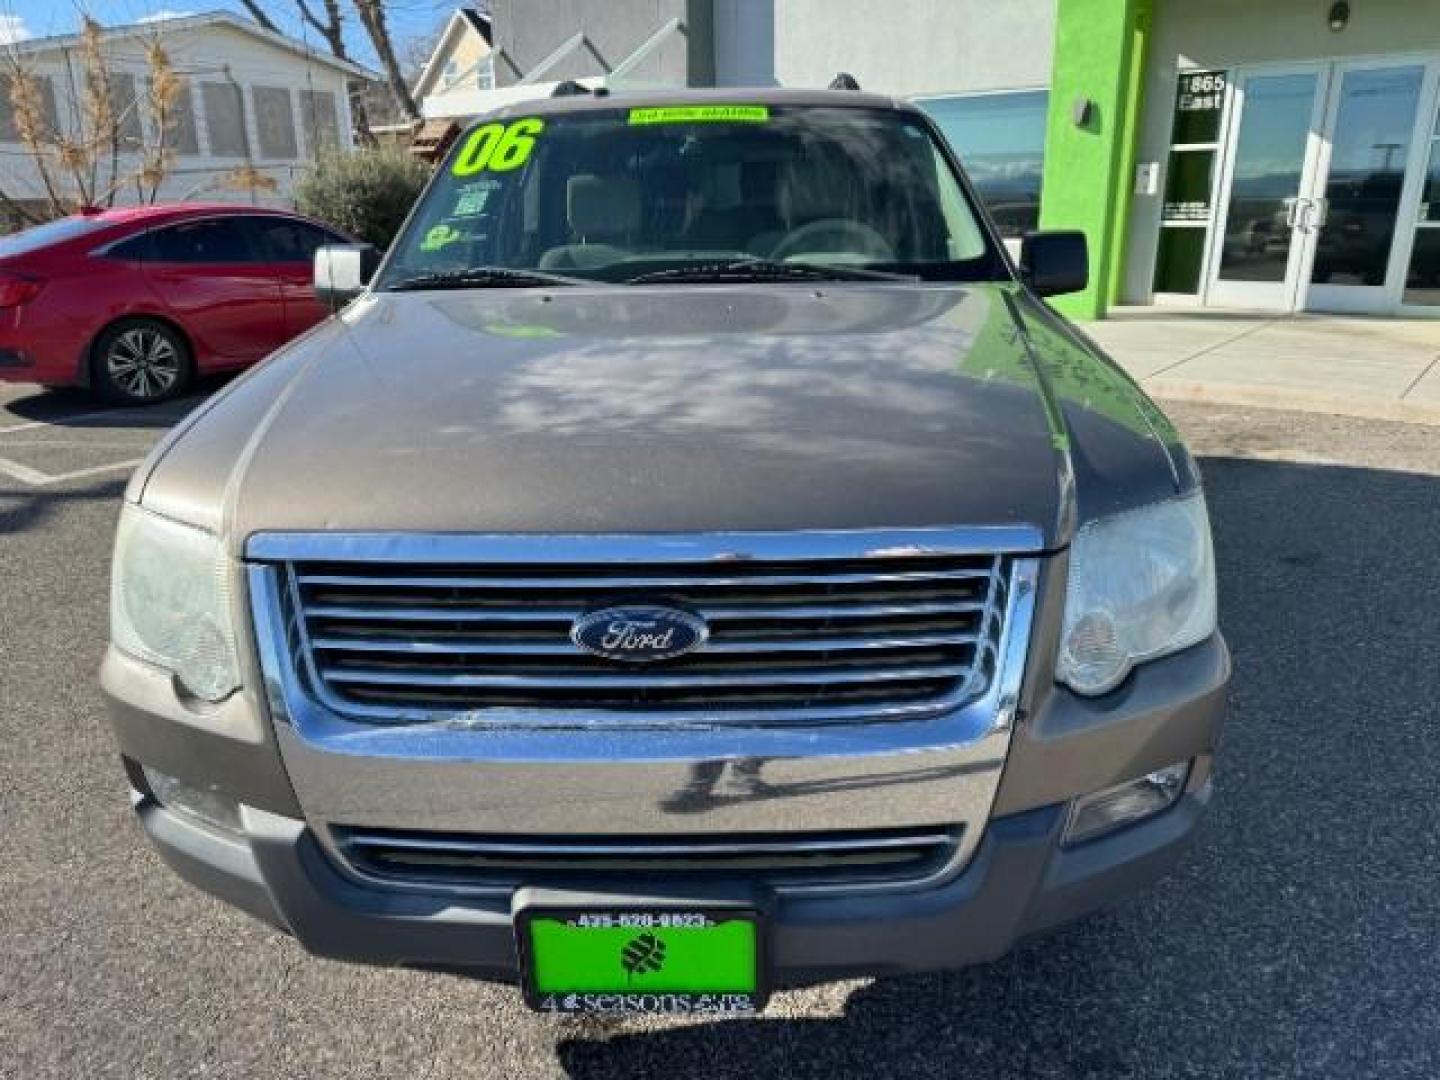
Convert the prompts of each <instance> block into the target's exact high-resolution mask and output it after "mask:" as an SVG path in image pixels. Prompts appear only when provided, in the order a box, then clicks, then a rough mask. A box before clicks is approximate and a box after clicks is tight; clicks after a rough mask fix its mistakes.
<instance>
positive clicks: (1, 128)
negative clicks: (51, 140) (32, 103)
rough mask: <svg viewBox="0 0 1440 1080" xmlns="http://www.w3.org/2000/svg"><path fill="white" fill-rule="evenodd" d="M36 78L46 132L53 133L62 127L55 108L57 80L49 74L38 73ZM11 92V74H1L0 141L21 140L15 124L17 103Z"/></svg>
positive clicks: (12, 141)
mask: <svg viewBox="0 0 1440 1080" xmlns="http://www.w3.org/2000/svg"><path fill="white" fill-rule="evenodd" d="M34 78H35V83H36V85H37V86H38V87H39V89H40V112H41V117H42V123H43V124H44V127H45V134H47V135H53V134H55V133H56V132H57V131H58V130H59V128H60V117H59V113H58V112H57V111H56V108H55V80H54V79H52V78H51V77H50V76H49V75H36V76H35V77H34ZM11 93H12V83H11V76H9V75H0V142H9V143H14V142H19V141H20V130H19V128H18V127H16V125H15V105H14V101H13V99H12V97H11Z"/></svg>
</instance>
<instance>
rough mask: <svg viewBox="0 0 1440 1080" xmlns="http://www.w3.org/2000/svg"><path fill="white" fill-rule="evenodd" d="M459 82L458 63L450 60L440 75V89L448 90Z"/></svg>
mask: <svg viewBox="0 0 1440 1080" xmlns="http://www.w3.org/2000/svg"><path fill="white" fill-rule="evenodd" d="M459 81H460V61H458V60H450V61H448V62H446V64H445V70H444V72H443V73H441V75H440V89H441V90H442V91H443V90H449V89H450V88H451V87H453V86H454V85H455V84H456V83H458V82H459Z"/></svg>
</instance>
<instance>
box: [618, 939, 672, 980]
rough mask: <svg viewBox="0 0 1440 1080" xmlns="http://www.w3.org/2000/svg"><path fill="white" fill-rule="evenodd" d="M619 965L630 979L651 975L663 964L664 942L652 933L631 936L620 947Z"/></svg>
mask: <svg viewBox="0 0 1440 1080" xmlns="http://www.w3.org/2000/svg"><path fill="white" fill-rule="evenodd" d="M620 966H621V967H622V968H623V969H624V970H625V974H626V975H627V976H629V977H630V978H632V979H633V978H634V977H635V976H636V975H653V974H654V973H655V972H657V971H659V970H660V969H661V968H663V967H664V966H665V943H664V942H663V941H661V940H660V939H659V938H658V937H656V936H655V935H654V934H641V935H640V936H639V937H634V938H631V939H630V940H629V941H627V942H626V943H625V944H624V946H623V947H622V948H621V949H620Z"/></svg>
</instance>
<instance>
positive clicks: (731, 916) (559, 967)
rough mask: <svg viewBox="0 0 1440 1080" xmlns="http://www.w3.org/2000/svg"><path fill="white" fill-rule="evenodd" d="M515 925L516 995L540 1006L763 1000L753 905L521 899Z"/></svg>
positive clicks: (679, 1008) (704, 1009)
mask: <svg viewBox="0 0 1440 1080" xmlns="http://www.w3.org/2000/svg"><path fill="white" fill-rule="evenodd" d="M515 932H516V934H517V937H518V945H519V952H520V966H521V979H522V986H523V989H524V992H525V1001H526V1003H527V1004H528V1005H529V1006H530V1007H531V1008H533V1009H538V1010H540V1011H541V1012H602V1013H694V1014H713V1015H725V1014H744V1013H753V1012H756V1011H757V1010H759V1009H760V1008H761V1007H762V1006H763V1005H764V1002H765V994H764V987H763V985H762V978H761V975H762V972H763V970H764V968H763V962H762V961H763V956H762V954H763V947H762V945H763V943H762V934H761V923H760V920H759V917H758V915H757V914H756V913H755V912H753V911H743V910H737V909H712V910H696V909H684V910H681V909H676V910H660V909H657V910H635V911H624V910H620V909H610V910H596V909H580V908H565V909H560V908H526V909H522V910H521V911H519V912H517V914H516V922H515Z"/></svg>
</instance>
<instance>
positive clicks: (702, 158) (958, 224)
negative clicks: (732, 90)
mask: <svg viewBox="0 0 1440 1080" xmlns="http://www.w3.org/2000/svg"><path fill="white" fill-rule="evenodd" d="M746 264H753V267H754V270H755V273H756V275H757V276H758V275H762V274H763V276H765V277H766V279H767V280H776V279H778V278H781V277H784V276H786V275H784V274H783V273H781V272H779V271H777V270H776V269H775V266H776V265H777V264H795V265H796V266H797V269H798V268H799V267H802V266H803V267H805V268H807V269H808V268H816V267H818V268H820V271H821V272H820V274H819V276H822V277H823V276H826V275H825V271H824V268H826V267H835V268H849V269H850V270H851V271H852V272H851V273H848V274H846V273H841V272H839V270H838V269H837V270H836V271H835V272H834V273H833V274H831V275H830V276H834V277H836V278H840V279H844V278H855V277H859V276H862V275H858V274H856V273H854V272H853V271H856V270H860V269H870V270H879V271H892V272H900V273H910V274H916V275H918V276H923V277H926V278H933V279H956V280H974V279H976V278H982V277H996V276H1003V273H1004V271H1003V266H1002V264H1001V263H1000V261H999V260H998V258H997V256H996V255H995V253H994V251H993V250H992V249H991V247H990V245H989V243H988V242H987V240H986V237H985V235H984V233H983V231H982V230H981V228H980V225H979V223H978V220H977V218H976V216H975V213H974V211H973V210H972V208H971V207H970V204H969V202H968V200H967V198H966V196H965V194H964V192H963V190H962V189H961V187H960V185H959V183H958V181H957V179H956V177H955V175H954V173H953V172H952V170H951V168H950V166H949V164H948V162H947V161H946V159H945V157H944V156H943V154H942V153H941V152H940V150H939V148H938V146H937V145H936V143H935V140H934V138H933V136H932V135H931V132H930V129H929V128H928V127H927V125H926V124H925V123H924V122H923V121H922V120H921V119H920V118H919V117H916V116H913V115H909V114H907V113H905V112H899V111H895V110H870V109H863V108H795V107H786V106H758V105H754V106H740V105H730V106H674V107H663V108H629V109H627V108H615V109H604V110H594V111H581V112H576V113H568V114H561V115H557V116H546V117H524V118H519V119H506V120H497V121H489V122H486V123H484V124H481V125H479V126H478V127H476V128H474V129H472V130H471V131H470V132H468V133H467V134H466V135H465V136H463V137H462V138H461V139H460V140H459V141H458V142H457V148H456V150H455V152H454V154H453V155H452V156H451V158H450V159H449V160H448V161H447V162H446V163H445V164H444V165H443V166H442V167H441V170H440V172H439V174H438V175H437V178H436V180H435V182H434V183H433V184H432V186H431V188H430V190H429V191H428V192H427V193H426V195H425V197H424V199H423V200H422V203H421V206H420V209H419V210H418V211H417V213H416V215H415V218H414V220H413V221H412V222H411V224H410V226H409V227H408V228H407V229H406V231H405V233H404V234H403V235H402V236H401V237H400V239H399V240H398V241H397V243H396V249H395V254H394V256H393V257H392V259H391V260H390V262H389V265H388V266H387V268H386V270H385V272H384V275H383V277H382V280H381V281H380V283H379V284H380V287H381V288H394V287H395V286H396V285H397V283H399V282H400V281H402V280H405V279H416V278H423V277H426V276H431V275H436V274H456V273H465V272H467V271H470V270H473V269H475V268H480V267H487V268H497V267H498V268H510V269H514V270H538V271H544V272H547V273H551V274H561V275H566V276H569V277H579V278H586V279H590V280H598V281H611V282H629V281H632V280H634V279H637V278H645V279H646V280H649V281H655V282H656V283H663V282H665V281H667V280H681V279H683V280H687V281H696V280H702V279H703V278H704V274H703V273H698V274H697V273H696V272H694V268H696V267H703V266H706V265H713V266H716V267H720V268H722V270H723V273H724V274H725V275H726V276H727V277H728V278H729V279H734V278H735V277H736V275H737V274H738V275H740V276H743V275H744V273H745V272H746ZM767 266H768V267H769V269H768V270H767V269H766V267H767ZM671 270H681V271H686V272H685V273H682V274H678V275H675V276H674V277H671V278H667V277H665V276H660V277H656V275H665V274H666V272H667V271H671ZM790 276H793V277H796V278H797V279H801V278H802V277H803V275H801V274H796V275H790Z"/></svg>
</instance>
